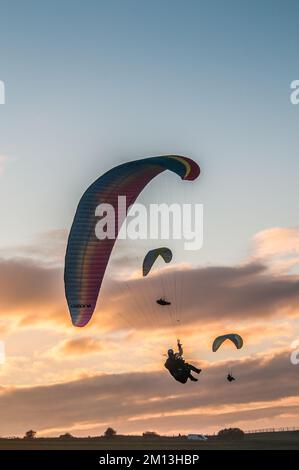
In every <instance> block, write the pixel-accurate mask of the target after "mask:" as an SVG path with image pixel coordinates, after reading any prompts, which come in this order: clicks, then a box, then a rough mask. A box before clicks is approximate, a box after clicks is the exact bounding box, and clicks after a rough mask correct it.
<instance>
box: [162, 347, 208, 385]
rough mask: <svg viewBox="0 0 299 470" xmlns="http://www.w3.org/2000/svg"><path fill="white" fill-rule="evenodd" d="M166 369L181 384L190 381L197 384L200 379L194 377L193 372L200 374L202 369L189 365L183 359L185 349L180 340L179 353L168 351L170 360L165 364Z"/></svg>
mask: <svg viewBox="0 0 299 470" xmlns="http://www.w3.org/2000/svg"><path fill="white" fill-rule="evenodd" d="M164 366H165V367H166V369H168V370H169V372H170V374H171V375H172V376H173V377H174V378H175V380H177V381H178V382H181V383H183V384H184V383H186V382H187V380H188V379H190V380H191V381H192V382H197V380H198V379H196V378H195V377H193V375H192V374H191V371H193V372H196V373H197V374H199V373H200V372H201V369H198V368H197V367H195V366H193V365H192V364H188V363H187V362H185V361H184V359H183V348H182V344H181V343H180V340H178V352H176V353H175V352H174V351H173V349H168V358H167V360H166V362H165V364H164Z"/></svg>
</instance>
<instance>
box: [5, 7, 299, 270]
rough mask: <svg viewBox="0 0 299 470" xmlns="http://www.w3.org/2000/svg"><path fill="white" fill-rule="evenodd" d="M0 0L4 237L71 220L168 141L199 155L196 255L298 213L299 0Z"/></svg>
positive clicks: (241, 241) (239, 245)
mask: <svg viewBox="0 0 299 470" xmlns="http://www.w3.org/2000/svg"><path fill="white" fill-rule="evenodd" d="M0 6H1V12H0V17H1V25H0V26H1V27H0V79H1V80H4V81H5V85H6V99H7V103H6V105H5V106H0V135H1V139H0V155H7V156H8V159H7V161H6V164H5V167H4V171H3V173H2V176H1V177H0V178H1V184H0V211H1V233H0V243H1V245H2V246H4V245H6V244H8V243H16V244H20V243H23V242H24V241H26V240H29V239H30V237H31V236H33V235H34V234H36V233H39V232H43V231H47V230H51V229H55V228H69V226H70V223H71V220H72V217H73V215H74V210H75V207H76V205H77V203H78V200H79V197H80V196H81V194H82V192H83V191H84V190H85V189H86V187H87V186H88V185H89V184H90V183H91V182H92V181H93V180H94V179H95V178H96V177H98V176H99V175H100V174H101V173H102V172H104V171H105V170H107V169H108V168H110V167H111V166H114V165H116V164H118V163H120V162H123V161H125V160H128V159H135V158H139V157H143V156H147V155H148V156H149V155H159V154H165V153H166V154H169V153H177V154H183V155H188V156H190V157H192V158H194V159H196V160H197V161H198V162H199V163H200V165H201V167H202V176H201V181H199V182H198V184H197V186H196V188H197V189H196V191H194V190H193V191H192V194H193V195H195V194H196V197H197V200H198V202H202V203H204V206H205V239H204V242H205V244H204V249H203V250H202V252H201V253H200V255H199V257H198V262H199V263H213V264H214V263H217V264H218V263H233V262H238V261H239V260H240V259H242V258H244V256H246V253H247V250H248V248H249V243H250V239H251V237H252V236H253V235H254V234H255V233H256V232H258V231H260V230H262V229H265V228H268V227H273V226H296V225H298V217H299V201H298V177H299V152H298V135H299V132H298V124H299V106H297V107H296V106H293V105H291V104H290V99H289V95H290V89H289V87H290V83H291V81H292V80H294V79H299V64H298V52H299V29H298V17H299V3H298V2H296V1H286V2H282V1H275V0H272V1H270V0H268V1H250V2H249V1H225V2H223V1H220V0H219V1H205V2H204V1H190V0H189V1H186V2H182V1H180V2H179V1H173V0H172V1H168V0H164V1H151V2H149V1H127V0H124V1H108V0H107V1H101V0H97V1H92V0H87V1H84V2H83V1H80V2H79V1H66V0H64V1H59V2H58V1H52V2H47V3H46V2H38V1H30V0H28V1H26V2H23V1H10V2H3V1H0ZM175 183H176V181H175V180H173V184H174V186H175ZM179 183H180V182H179V181H178V182H177V184H178V185H179ZM157 184H158V183H157ZM197 190H198V192H197ZM178 191H179V190H178ZM161 197H163V191H162V193H161Z"/></svg>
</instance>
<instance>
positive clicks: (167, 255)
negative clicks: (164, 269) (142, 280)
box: [142, 247, 172, 276]
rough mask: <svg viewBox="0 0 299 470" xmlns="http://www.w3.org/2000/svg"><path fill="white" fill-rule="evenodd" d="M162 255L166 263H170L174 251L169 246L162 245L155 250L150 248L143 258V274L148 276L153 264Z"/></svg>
mask: <svg viewBox="0 0 299 470" xmlns="http://www.w3.org/2000/svg"><path fill="white" fill-rule="evenodd" d="M159 256H161V257H162V258H163V260H164V261H165V263H170V261H171V260H172V251H171V250H170V249H169V248H166V247H161V248H156V249H154V250H150V251H149V252H148V253H147V254H146V255H145V258H144V260H143V264H142V274H143V276H147V275H148V273H149V272H150V270H151V269H152V266H153V265H154V263H155V261H156V259H157V258H158V257H159Z"/></svg>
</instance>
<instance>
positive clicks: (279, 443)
mask: <svg viewBox="0 0 299 470" xmlns="http://www.w3.org/2000/svg"><path fill="white" fill-rule="evenodd" d="M4 449H6V450H21V449H36V450H55V449H58V450H76V449H77V450H85V449H86V450H92V449H93V450H133V449H140V450H154V449H157V450H159V449H161V450H167V449H169V450H188V449H189V450H190V449H193V450H197V449H198V450H207V449H209V450H221V449H249V450H254V449H269V450H277V449H287V450H291V449H299V431H290V432H272V433H259V434H247V435H245V439H244V440H243V441H219V440H216V439H211V440H209V441H207V442H202V441H188V440H187V439H186V438H182V437H181V438H167V437H161V438H143V437H140V436H136V437H135V436H116V437H114V438H110V439H105V438H90V439H83V438H78V439H71V440H63V439H57V438H52V439H48V438H45V439H32V440H24V439H0V450H4Z"/></svg>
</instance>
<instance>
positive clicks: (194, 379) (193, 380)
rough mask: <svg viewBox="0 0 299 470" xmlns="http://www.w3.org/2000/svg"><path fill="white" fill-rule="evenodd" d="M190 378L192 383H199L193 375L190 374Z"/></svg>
mask: <svg viewBox="0 0 299 470" xmlns="http://www.w3.org/2000/svg"><path fill="white" fill-rule="evenodd" d="M188 378H189V379H190V380H191V381H192V382H197V381H198V379H196V378H195V377H193V375H192V374H189V375H188Z"/></svg>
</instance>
